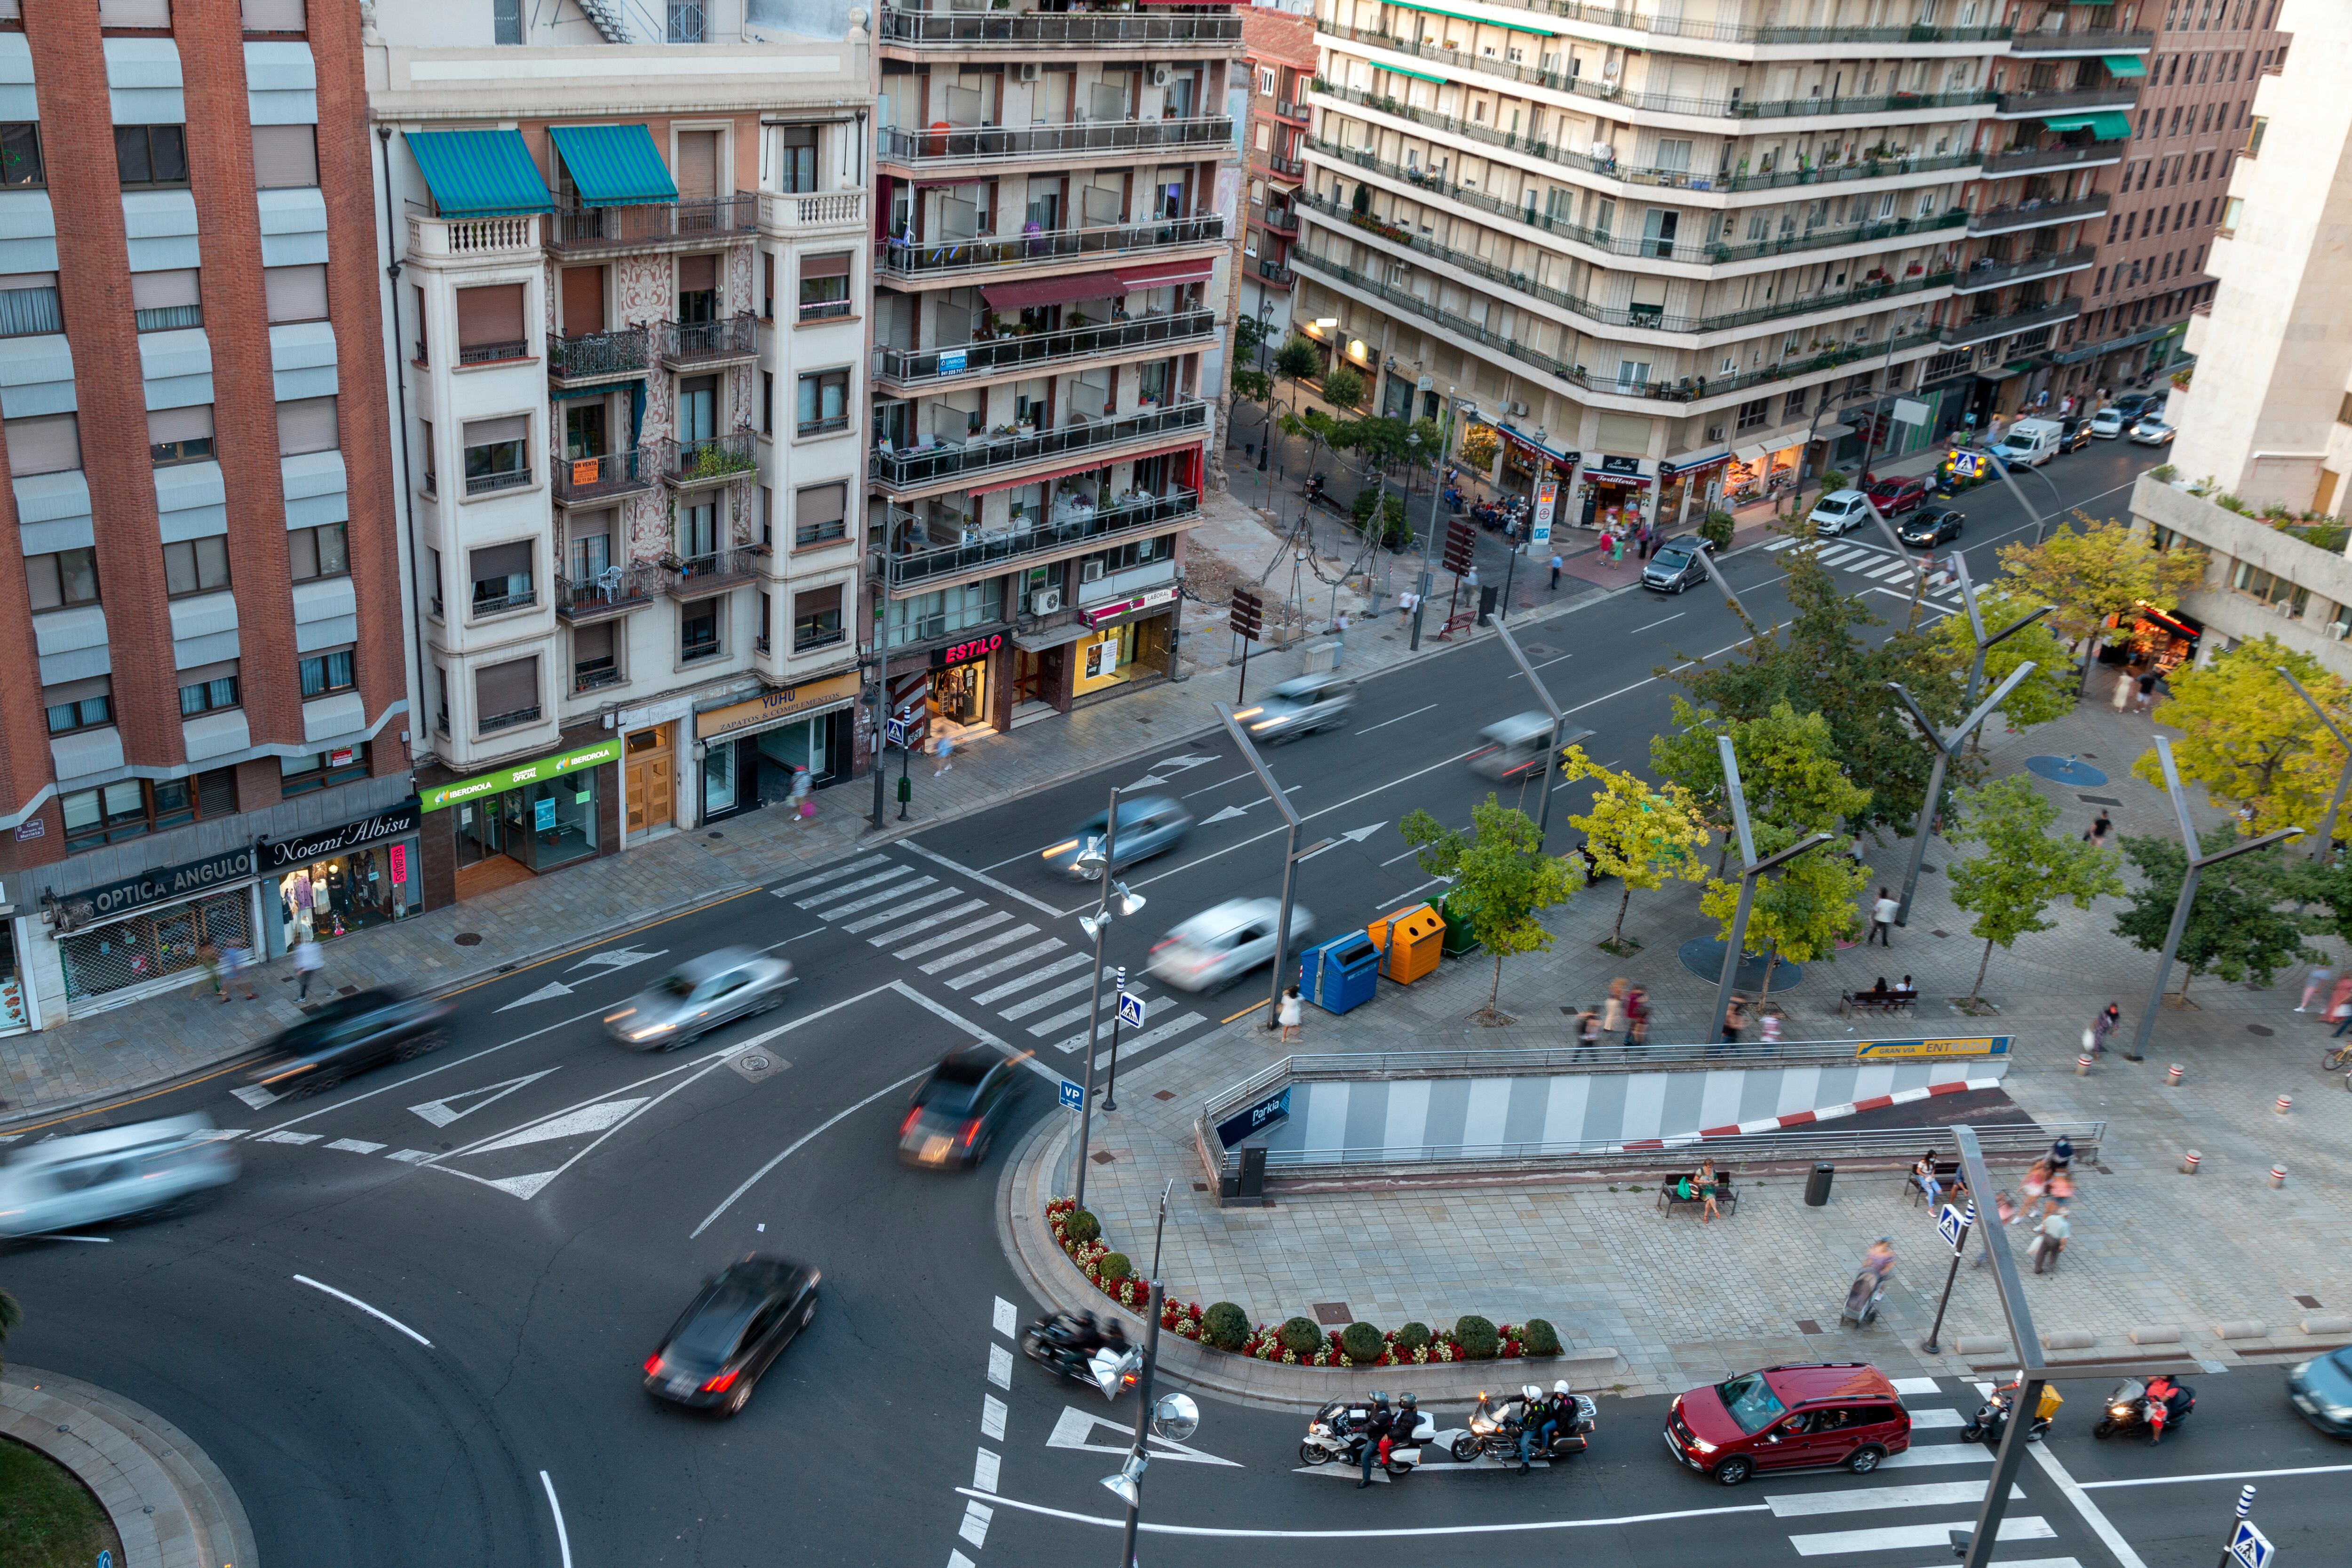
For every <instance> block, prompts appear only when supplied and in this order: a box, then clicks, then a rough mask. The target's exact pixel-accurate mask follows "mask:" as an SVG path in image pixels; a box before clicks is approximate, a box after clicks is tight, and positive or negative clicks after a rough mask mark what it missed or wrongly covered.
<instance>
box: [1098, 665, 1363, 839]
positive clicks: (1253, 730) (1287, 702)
mask: <svg viewBox="0 0 2352 1568" xmlns="http://www.w3.org/2000/svg"><path fill="white" fill-rule="evenodd" d="M1355 705H1356V683H1355V682H1354V681H1352V680H1349V679H1347V678H1346V677H1344V676H1340V675H1335V674H1332V673H1330V672H1328V671H1326V672H1324V673H1322V674H1320V675H1297V676H1293V677H1291V678H1290V679H1288V680H1286V681H1284V682H1282V683H1281V684H1280V685H1279V686H1276V688H1275V689H1273V690H1271V691H1269V692H1267V693H1266V694H1265V697H1263V698H1261V699H1260V700H1258V703H1257V705H1256V706H1255V707H1254V708H1244V709H1243V710H1241V711H1240V712H1238V713H1236V714H1234V718H1235V719H1237V720H1239V721H1241V722H1243V723H1244V724H1246V725H1248V726H1249V729H1250V738H1251V739H1252V740H1257V741H1295V740H1297V738H1298V737H1299V736H1301V735H1311V734H1313V733H1314V732H1315V731H1318V730H1328V729H1329V728H1330V727H1331V726H1332V725H1334V724H1337V723H1338V722H1339V721H1340V720H1342V719H1344V718H1346V717H1347V716H1348V710H1349V709H1350V708H1353V707H1354V706H1355ZM1120 831H1121V832H1124V831H1125V828H1124V826H1122V827H1121V829H1120Z"/></svg>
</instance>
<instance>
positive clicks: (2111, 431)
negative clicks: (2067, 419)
mask: <svg viewBox="0 0 2352 1568" xmlns="http://www.w3.org/2000/svg"><path fill="white" fill-rule="evenodd" d="M2127 423H2128V421H2127V420H2126V418H2125V417H2124V411H2123V410H2122V409H2120V408H2117V407H2116V406H2115V405H2113V404H2109V405H2107V406H2106V407H2105V408H2102V409H2100V410H2099V411H2098V412H2097V413H2096V414H2094V415H2092V416H2091V434H2092V435H2094V436H2095V437H2098V438H2099V439H2100V440H2102V441H2112V440H2114V439H2115V438H2116V437H2118V436H2120V435H2122V434H2123V433H2124V426H2125V425H2126V424H2127Z"/></svg>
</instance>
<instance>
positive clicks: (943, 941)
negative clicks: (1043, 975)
mask: <svg viewBox="0 0 2352 1568" xmlns="http://www.w3.org/2000/svg"><path fill="white" fill-rule="evenodd" d="M1012 918H1013V916H1012V915H1011V914H1010V913H1008V912H1007V911H1005V910H989V911H988V913H986V914H984V915H982V916H981V917H980V918H979V919H978V920H976V921H965V922H964V923H963V924H961V925H960V926H956V927H954V928H953V929H951V930H949V931H941V932H940V933H939V934H938V935H937V936H931V937H925V938H924V939H923V940H922V941H920V942H915V943H913V944H911V945H910V946H907V947H901V948H894V949H892V950H891V952H890V956H891V957H893V958H902V959H903V958H914V957H916V956H918V955H919V954H922V953H926V952H930V951H931V950H932V949H933V948H935V947H945V946H946V945H947V944H948V943H950V942H961V941H962V940H963V939H964V938H966V937H968V936H972V935H975V934H977V933H978V932H981V931H986V930H988V929H989V928H990V927H991V926H1000V925H1003V923H1004V922H1005V921H1009V920H1011V919H1012ZM1031 929H1032V930H1034V929H1035V928H1034V927H1032V928H1031Z"/></svg>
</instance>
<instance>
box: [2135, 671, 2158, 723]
mask: <svg viewBox="0 0 2352 1568" xmlns="http://www.w3.org/2000/svg"><path fill="white" fill-rule="evenodd" d="M2155 702H2156V671H2154V670H2152V669H2151V670H2149V671H2148V672H2147V674H2146V675H2143V676H2141V677H2140V678H2139V711H2141V712H2142V713H2145V712H2147V710H2148V709H2149V708H2150V707H2152V706H2153V705H2154V704H2155Z"/></svg>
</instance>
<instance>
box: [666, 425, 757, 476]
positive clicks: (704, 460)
mask: <svg viewBox="0 0 2352 1568" xmlns="http://www.w3.org/2000/svg"><path fill="white" fill-rule="evenodd" d="M757 439H758V438H757V437H755V436H754V435H753V434H752V432H751V428H750V427H749V426H738V427H737V428H736V430H735V431H734V433H733V434H731V435H727V436H710V437H705V438H704V439H702V440H699V441H677V440H668V441H664V442H662V443H661V444H660V445H661V448H662V455H661V475H662V478H663V479H667V480H668V481H669V482H670V483H671V484H674V485H707V484H716V483H718V482H719V481H720V480H723V479H741V478H742V477H743V476H745V475H746V474H749V473H751V470H752V469H753V468H754V467H756V466H757V462H758V447H757V445H756V442H757Z"/></svg>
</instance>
